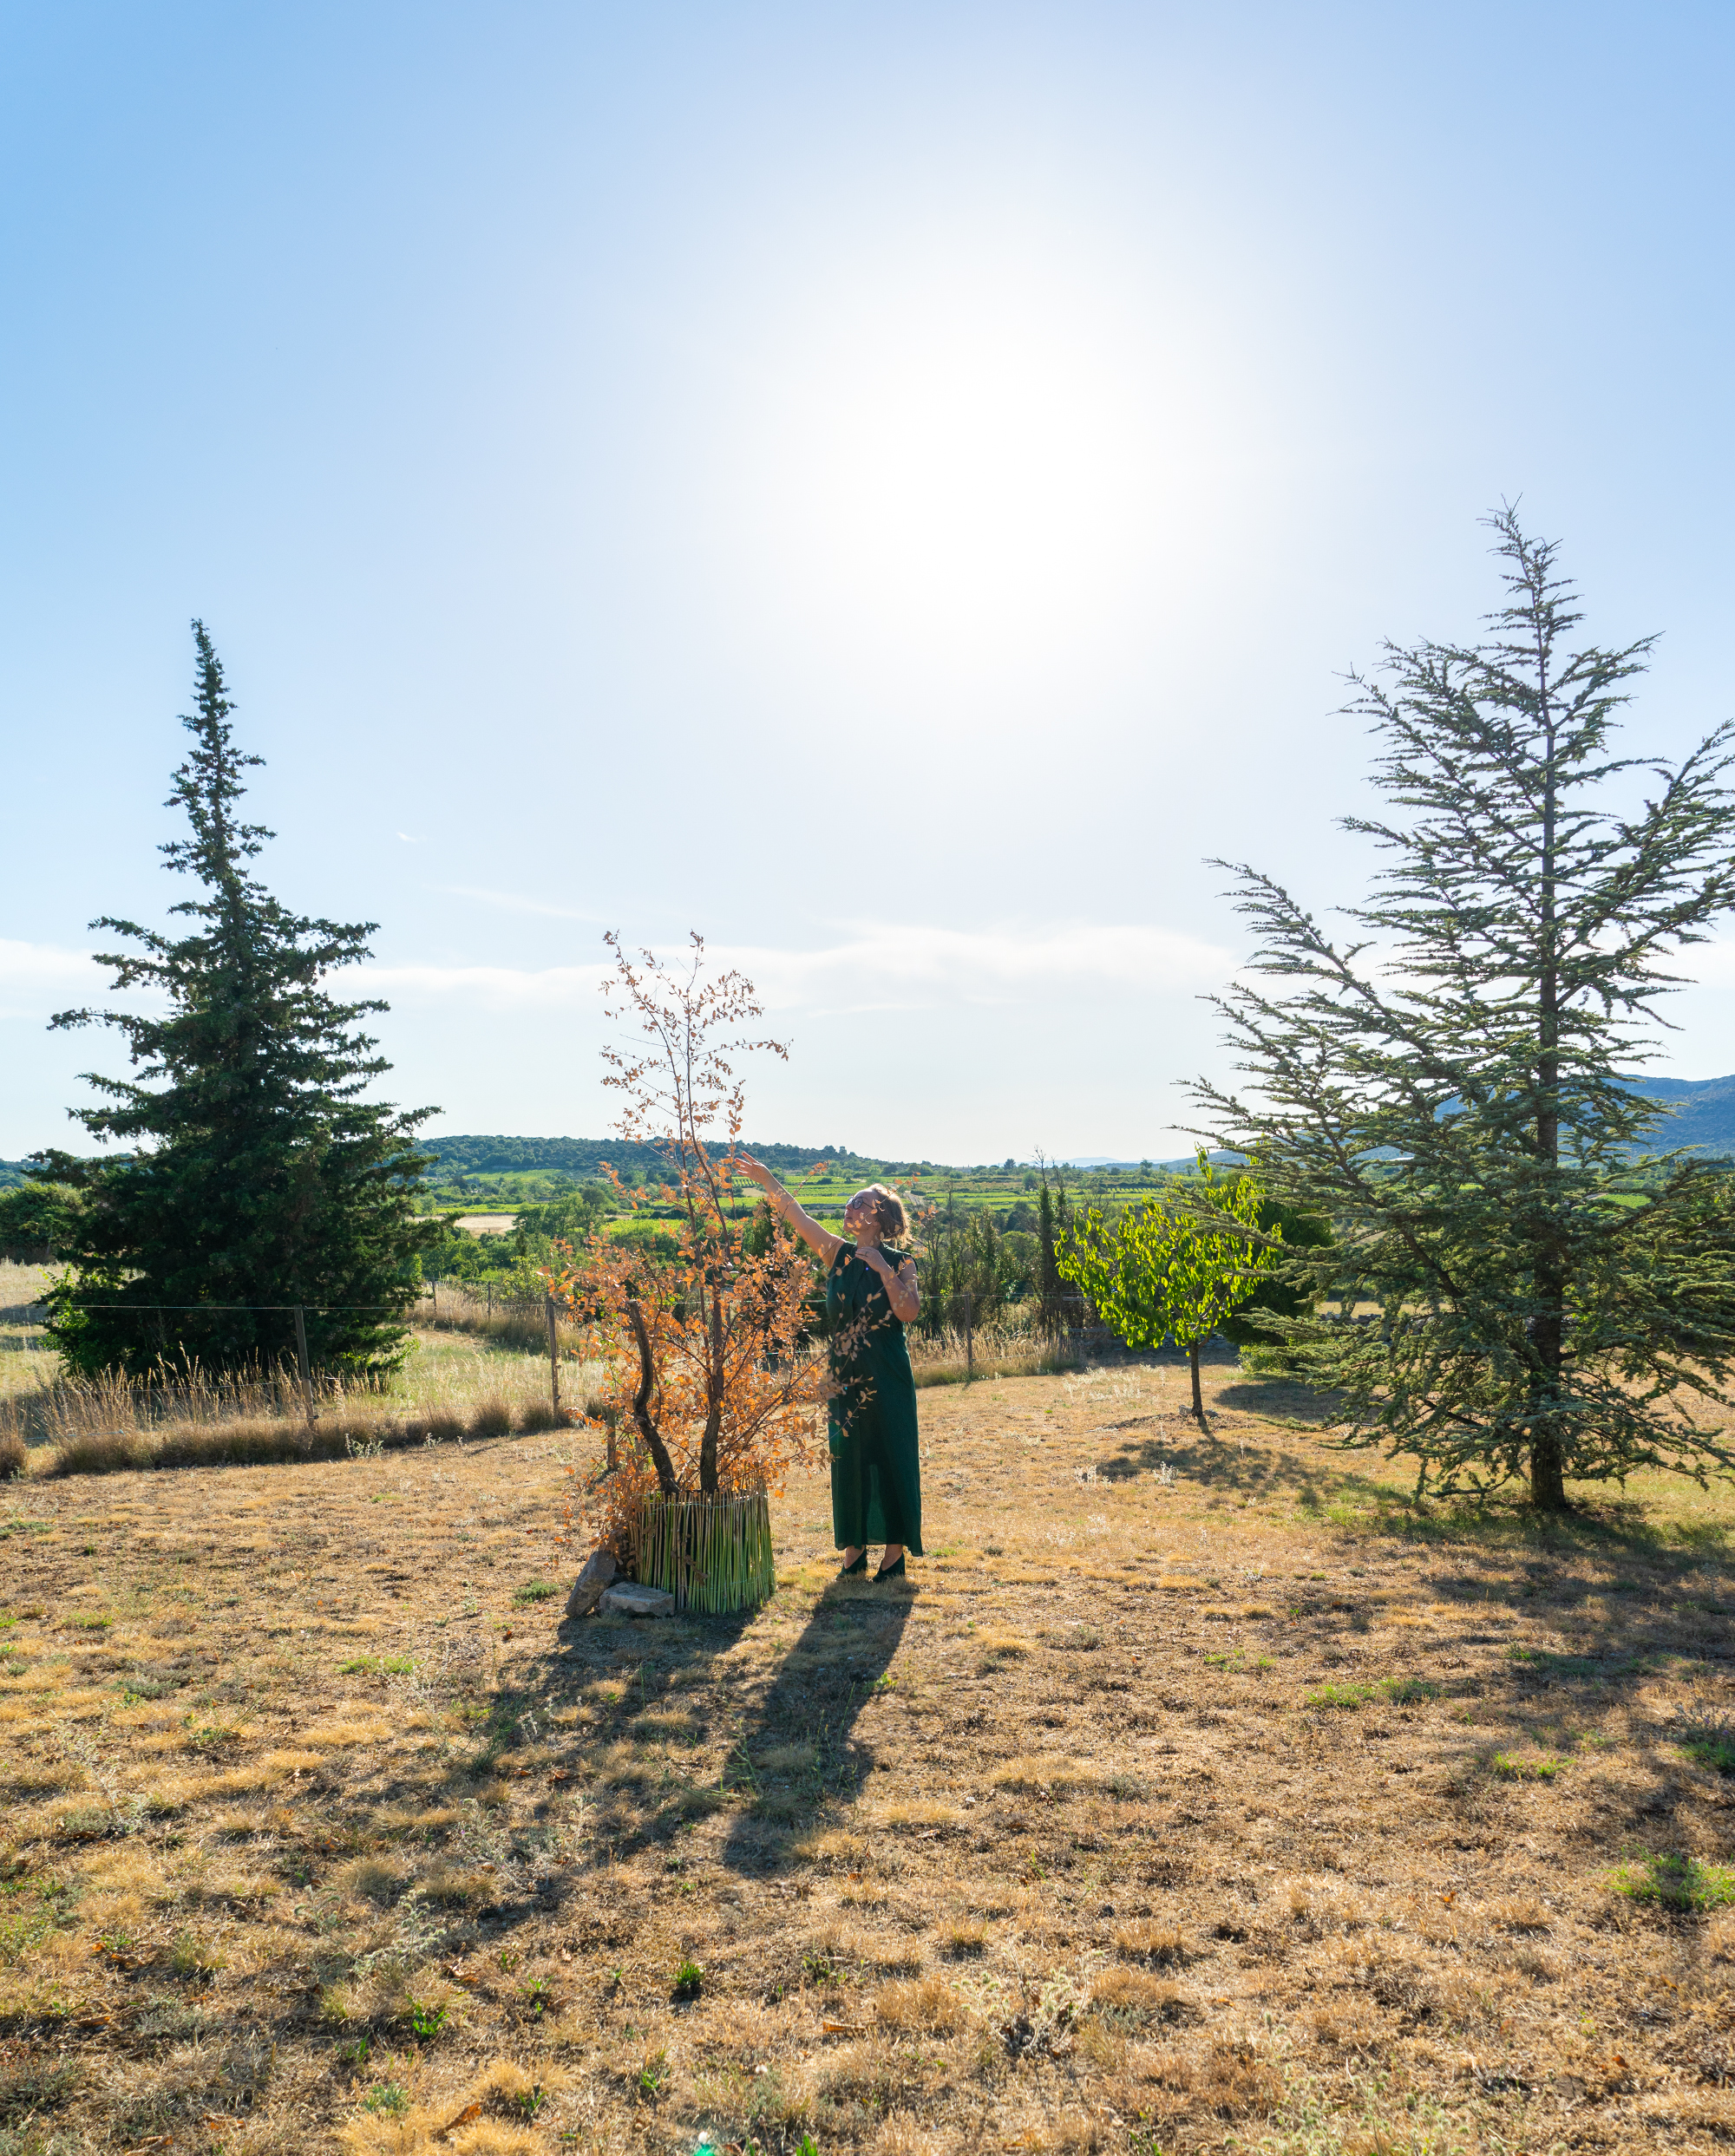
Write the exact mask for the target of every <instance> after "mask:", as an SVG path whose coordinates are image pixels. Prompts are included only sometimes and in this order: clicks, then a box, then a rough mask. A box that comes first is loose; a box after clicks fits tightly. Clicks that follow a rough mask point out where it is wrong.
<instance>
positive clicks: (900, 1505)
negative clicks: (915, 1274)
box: [825, 1243, 922, 1557]
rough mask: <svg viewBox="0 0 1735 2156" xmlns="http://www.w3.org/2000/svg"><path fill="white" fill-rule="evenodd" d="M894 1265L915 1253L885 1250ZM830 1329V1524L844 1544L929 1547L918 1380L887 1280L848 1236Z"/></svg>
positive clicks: (836, 1275) (829, 1297)
mask: <svg viewBox="0 0 1735 2156" xmlns="http://www.w3.org/2000/svg"><path fill="white" fill-rule="evenodd" d="M906 1256H907V1252H905V1251H894V1250H882V1251H881V1257H883V1258H885V1260H886V1263H887V1264H888V1265H890V1266H891V1267H892V1269H893V1271H896V1270H897V1268H898V1267H899V1265H900V1264H902V1263H903V1260H904V1258H905V1257H906ZM825 1314H826V1316H827V1317H828V1319H829V1320H830V1330H831V1336H832V1348H831V1375H832V1381H833V1382H834V1383H835V1385H836V1387H837V1388H838V1389H837V1390H836V1392H835V1393H834V1394H833V1395H832V1401H831V1416H830V1428H829V1432H828V1435H829V1439H830V1445H831V1525H832V1532H833V1534H834V1536H835V1539H836V1542H837V1546H838V1548H839V1549H840V1550H847V1549H849V1548H851V1547H852V1546H853V1547H854V1548H855V1549H858V1550H859V1549H864V1548H865V1547H866V1546H867V1545H868V1543H870V1542H901V1543H902V1544H903V1545H904V1547H905V1548H906V1549H907V1551H908V1552H909V1553H910V1555H911V1556H912V1557H920V1555H921V1554H922V1541H921V1463H920V1459H919V1457H918V1454H917V1448H916V1382H915V1379H914V1377H913V1375H911V1371H910V1351H909V1349H908V1348H907V1346H906V1345H905V1343H904V1328H903V1325H902V1323H900V1320H899V1319H897V1318H896V1317H894V1316H893V1315H892V1305H891V1303H890V1302H889V1301H888V1300H887V1295H886V1284H885V1283H884V1281H882V1280H881V1277H880V1276H879V1274H878V1273H877V1272H875V1271H874V1268H873V1267H872V1266H871V1265H870V1264H868V1263H867V1262H866V1261H865V1260H864V1259H862V1258H858V1257H857V1256H856V1254H855V1245H854V1244H853V1243H846V1244H845V1245H843V1248H842V1249H841V1251H839V1252H838V1254H837V1258H836V1261H835V1264H833V1266H832V1268H831V1271H830V1272H829V1273H828V1275H827V1276H826V1283H825Z"/></svg>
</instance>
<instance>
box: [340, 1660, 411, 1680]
mask: <svg viewBox="0 0 1735 2156" xmlns="http://www.w3.org/2000/svg"><path fill="white" fill-rule="evenodd" d="M415 1670H416V1664H415V1663H413V1662H412V1661H411V1660H410V1658H409V1656H408V1655H357V1656H354V1657H353V1658H352V1659H351V1660H350V1661H349V1662H340V1663H338V1664H337V1675H338V1676H340V1677H407V1676H413V1675H414V1674H415Z"/></svg>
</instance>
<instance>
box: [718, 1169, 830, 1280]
mask: <svg viewBox="0 0 1735 2156" xmlns="http://www.w3.org/2000/svg"><path fill="white" fill-rule="evenodd" d="M735 1158H736V1160H737V1163H738V1164H739V1166H740V1168H741V1172H742V1173H743V1175H745V1176H746V1177H748V1178H749V1179H750V1181H752V1182H755V1183H756V1184H757V1185H758V1186H759V1187H760V1189H761V1190H763V1192H764V1193H765V1202H766V1204H767V1205H769V1206H770V1208H771V1210H772V1212H775V1213H776V1216H777V1218H779V1219H780V1220H781V1221H782V1222H783V1223H784V1225H786V1226H788V1227H791V1228H793V1229H794V1230H795V1233H796V1234H797V1235H798V1236H800V1237H801V1238H802V1242H803V1243H805V1244H806V1245H807V1246H808V1248H809V1250H811V1251H816V1252H817V1253H818V1256H819V1260H820V1263H821V1264H822V1265H823V1266H824V1267H825V1269H826V1271H828V1272H829V1271H831V1268H832V1265H833V1264H834V1263H835V1260H836V1258H837V1253H838V1252H839V1251H841V1249H842V1248H843V1238H842V1237H841V1235H834V1234H833V1233H832V1232H831V1230H830V1229H829V1228H822V1227H821V1225H820V1224H819V1222H818V1221H817V1220H815V1218H814V1217H813V1215H812V1214H811V1213H810V1212H808V1211H807V1209H806V1208H805V1207H804V1206H803V1205H802V1203H801V1201H800V1200H799V1199H795V1198H791V1197H790V1195H789V1192H788V1191H786V1190H785V1189H784V1188H783V1186H782V1184H781V1183H780V1182H779V1181H778V1180H777V1179H776V1176H775V1175H773V1174H772V1173H771V1171H770V1169H769V1168H768V1167H767V1166H766V1165H765V1163H764V1162H763V1160H755V1159H754V1158H753V1156H752V1154H751V1153H737V1154H736V1156H735Z"/></svg>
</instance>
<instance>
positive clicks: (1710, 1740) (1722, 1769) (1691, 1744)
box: [1675, 1722, 1735, 1774]
mask: <svg viewBox="0 0 1735 2156" xmlns="http://www.w3.org/2000/svg"><path fill="white" fill-rule="evenodd" d="M1675 1742H1676V1743H1677V1744H1678V1745H1679V1747H1680V1748H1681V1750H1682V1751H1683V1752H1685V1753H1686V1755H1687V1757H1688V1758H1689V1759H1693V1760H1697V1761H1699V1765H1700V1766H1701V1767H1712V1768H1714V1769H1715V1771H1716V1772H1717V1773H1718V1774H1735V1728H1731V1727H1730V1725H1729V1724H1728V1723H1727V1722H1689V1723H1687V1724H1686V1727H1685V1728H1683V1729H1682V1730H1681V1732H1680V1734H1679V1735H1678V1736H1677V1737H1676V1739H1675Z"/></svg>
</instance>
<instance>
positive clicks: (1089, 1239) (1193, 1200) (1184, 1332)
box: [1057, 1153, 1282, 1429]
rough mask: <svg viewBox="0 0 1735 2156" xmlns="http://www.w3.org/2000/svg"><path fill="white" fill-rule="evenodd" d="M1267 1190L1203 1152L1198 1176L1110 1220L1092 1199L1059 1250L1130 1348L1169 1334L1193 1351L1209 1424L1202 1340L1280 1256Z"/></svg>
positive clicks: (1192, 1365)
mask: <svg viewBox="0 0 1735 2156" xmlns="http://www.w3.org/2000/svg"><path fill="white" fill-rule="evenodd" d="M1262 1198H1263V1192H1261V1191H1260V1186H1259V1185H1258V1184H1257V1183H1256V1182H1255V1181H1254V1179H1253V1177H1252V1176H1250V1175H1235V1176H1230V1177H1227V1178H1224V1177H1219V1176H1218V1175H1217V1173H1216V1172H1215V1169H1214V1168H1213V1167H1212V1165H1211V1163H1210V1162H1209V1161H1208V1160H1207V1159H1206V1158H1205V1156H1204V1154H1203V1153H1201V1154H1200V1156H1199V1176H1198V1180H1197V1183H1196V1184H1195V1185H1194V1186H1192V1187H1191V1188H1190V1189H1186V1190H1185V1191H1184V1192H1183V1189H1182V1186H1181V1185H1180V1184H1179V1183H1178V1182H1177V1186H1176V1187H1175V1190H1174V1191H1173V1192H1170V1193H1167V1194H1165V1195H1164V1196H1162V1197H1159V1198H1149V1199H1146V1200H1145V1201H1144V1202H1143V1204H1142V1205H1129V1206H1128V1207H1127V1209H1126V1210H1125V1212H1122V1213H1120V1214H1118V1215H1117V1216H1116V1218H1114V1219H1113V1220H1106V1219H1104V1218H1103V1214H1102V1212H1100V1211H1099V1210H1098V1209H1097V1207H1096V1206H1095V1205H1092V1206H1090V1207H1089V1208H1088V1209H1087V1210H1086V1211H1085V1212H1084V1213H1083V1214H1082V1215H1080V1216H1078V1217H1077V1218H1076V1219H1075V1221H1074V1224H1073V1226H1072V1228H1071V1230H1070V1232H1069V1233H1068V1234H1067V1236H1066V1238H1065V1239H1064V1243H1063V1244H1062V1245H1061V1248H1060V1250H1059V1251H1058V1253H1057V1264H1058V1265H1059V1268H1060V1272H1061V1275H1062V1277H1063V1278H1064V1279H1067V1280H1070V1281H1073V1282H1075V1283H1076V1284H1077V1286H1078V1287H1079V1288H1080V1289H1081V1290H1083V1292H1084V1295H1085V1296H1086V1297H1088V1298H1089V1299H1090V1302H1092V1303H1095V1304H1096V1306H1097V1312H1098V1314H1099V1315H1100V1316H1101V1317H1102V1320H1103V1323H1104V1324H1105V1325H1107V1326H1108V1327H1109V1329H1110V1331H1111V1332H1113V1333H1114V1334H1115V1335H1116V1337H1117V1338H1118V1339H1121V1340H1123V1341H1124V1342H1125V1343H1126V1344H1127V1346H1128V1347H1129V1348H1160V1347H1161V1346H1162V1343H1164V1341H1165V1340H1173V1341H1174V1342H1175V1345H1176V1346H1177V1347H1181V1348H1184V1349H1186V1350H1187V1361H1188V1367H1189V1369H1190V1370H1191V1372H1192V1377H1193V1413H1194V1414H1195V1417H1196V1418H1197V1420H1198V1423H1199V1427H1200V1428H1201V1429H1203V1428H1205V1427H1206V1422H1205V1399H1204V1394H1203V1392H1202V1390H1201V1387H1200V1382H1199V1349H1200V1347H1201V1343H1203V1342H1205V1341H1207V1340H1208V1339H1209V1338H1210V1336H1211V1335H1212V1334H1213V1333H1215V1332H1218V1331H1220V1330H1221V1328H1222V1326H1223V1324H1224V1323H1225V1322H1226V1321H1227V1320H1228V1318H1229V1317H1230V1316H1232V1315H1233V1314H1234V1311H1236V1310H1239V1309H1240V1308H1241V1305H1242V1304H1243V1303H1246V1302H1247V1300H1248V1298H1249V1297H1251V1296H1252V1295H1253V1294H1254V1292H1255V1291H1256V1290H1257V1289H1258V1288H1259V1286H1260V1282H1261V1280H1262V1278H1263V1277H1264V1276H1265V1275H1267V1273H1269V1272H1271V1271H1273V1268H1274V1267H1275V1266H1276V1265H1277V1264H1278V1263H1279V1261H1280V1245H1281V1243H1282V1232H1281V1230H1280V1229H1273V1230H1270V1231H1267V1232H1261V1231H1260V1204H1261V1199H1262Z"/></svg>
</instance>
